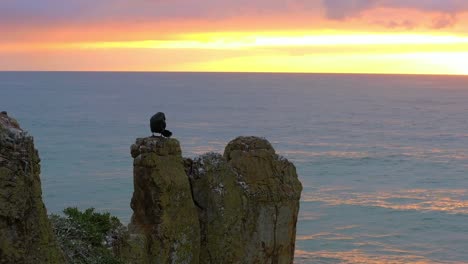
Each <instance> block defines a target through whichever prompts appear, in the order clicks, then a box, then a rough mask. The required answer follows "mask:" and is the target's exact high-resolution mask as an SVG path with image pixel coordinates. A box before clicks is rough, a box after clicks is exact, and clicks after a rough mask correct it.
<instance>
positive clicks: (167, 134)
mask: <svg viewBox="0 0 468 264" xmlns="http://www.w3.org/2000/svg"><path fill="white" fill-rule="evenodd" d="M161 134H162V135H163V136H165V137H167V138H169V137H171V136H172V132H171V131H169V130H165V129H164V130H163V132H162V133H161Z"/></svg>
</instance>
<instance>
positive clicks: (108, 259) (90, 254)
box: [49, 207, 126, 264]
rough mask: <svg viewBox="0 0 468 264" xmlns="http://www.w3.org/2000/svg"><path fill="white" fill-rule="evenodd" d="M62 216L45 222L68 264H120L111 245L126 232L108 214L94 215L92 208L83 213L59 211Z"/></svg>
mask: <svg viewBox="0 0 468 264" xmlns="http://www.w3.org/2000/svg"><path fill="white" fill-rule="evenodd" d="M63 213H64V214H65V215H64V216H60V215H55V214H53V215H50V217H49V219H50V221H51V223H52V227H53V230H54V233H55V236H56V237H57V241H58V244H59V246H60V247H61V249H62V250H63V252H64V253H65V255H66V258H67V261H68V263H70V264H100V263H102V264H121V263H123V262H120V261H119V260H118V258H116V257H114V254H113V251H112V247H113V244H114V242H115V241H118V240H119V239H120V238H122V237H125V236H126V228H125V227H124V226H123V225H122V224H121V223H120V221H119V219H118V218H117V217H115V216H111V215H110V213H98V212H95V211H94V208H89V209H86V210H84V211H83V212H82V211H80V210H78V209H77V208H75V207H69V208H66V209H65V210H63Z"/></svg>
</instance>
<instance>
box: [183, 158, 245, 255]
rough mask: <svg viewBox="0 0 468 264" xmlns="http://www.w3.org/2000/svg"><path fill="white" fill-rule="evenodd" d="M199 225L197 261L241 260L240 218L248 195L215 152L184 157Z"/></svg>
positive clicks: (243, 215)
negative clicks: (192, 157)
mask: <svg viewBox="0 0 468 264" xmlns="http://www.w3.org/2000/svg"><path fill="white" fill-rule="evenodd" d="M186 170H187V174H188V175H189V178H190V182H191V186H192V192H193V199H194V201H195V204H196V205H197V206H198V209H199V210H198V212H199V218H200V228H201V252H200V263H248V262H244V248H243V245H244V240H243V236H242V221H243V220H245V210H244V204H245V203H246V198H247V196H246V195H245V194H244V190H243V187H242V186H241V185H239V183H238V181H237V176H236V174H235V172H234V170H233V169H232V168H231V167H230V166H229V164H228V163H227V162H226V160H225V159H224V158H223V156H221V155H220V154H217V153H208V154H205V155H202V156H200V157H197V158H196V159H194V160H193V161H192V160H189V159H187V160H186Z"/></svg>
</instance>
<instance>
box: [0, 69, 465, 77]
mask: <svg viewBox="0 0 468 264" xmlns="http://www.w3.org/2000/svg"><path fill="white" fill-rule="evenodd" d="M12 72H14V73H22V72H23V73H194V74H206V73H208V74H213V73H217V74H220V73H221V74H285V75H286V74H301V75H308V74H309V75H389V76H390V75H404V76H447V77H450V76H451V77H468V74H443V73H441V74H432V73H356V72H266V71H245V72H243V71H139V70H127V71H125V70H63V71H62V70H0V73H12Z"/></svg>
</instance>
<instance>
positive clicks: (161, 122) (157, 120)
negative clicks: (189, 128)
mask: <svg viewBox="0 0 468 264" xmlns="http://www.w3.org/2000/svg"><path fill="white" fill-rule="evenodd" d="M150 127H151V132H152V133H153V135H152V137H154V133H159V134H161V135H163V136H164V137H167V138H169V137H171V136H172V132H171V131H169V130H166V116H165V115H164V113H162V112H157V113H156V114H155V115H154V116H152V117H151V119H150Z"/></svg>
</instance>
